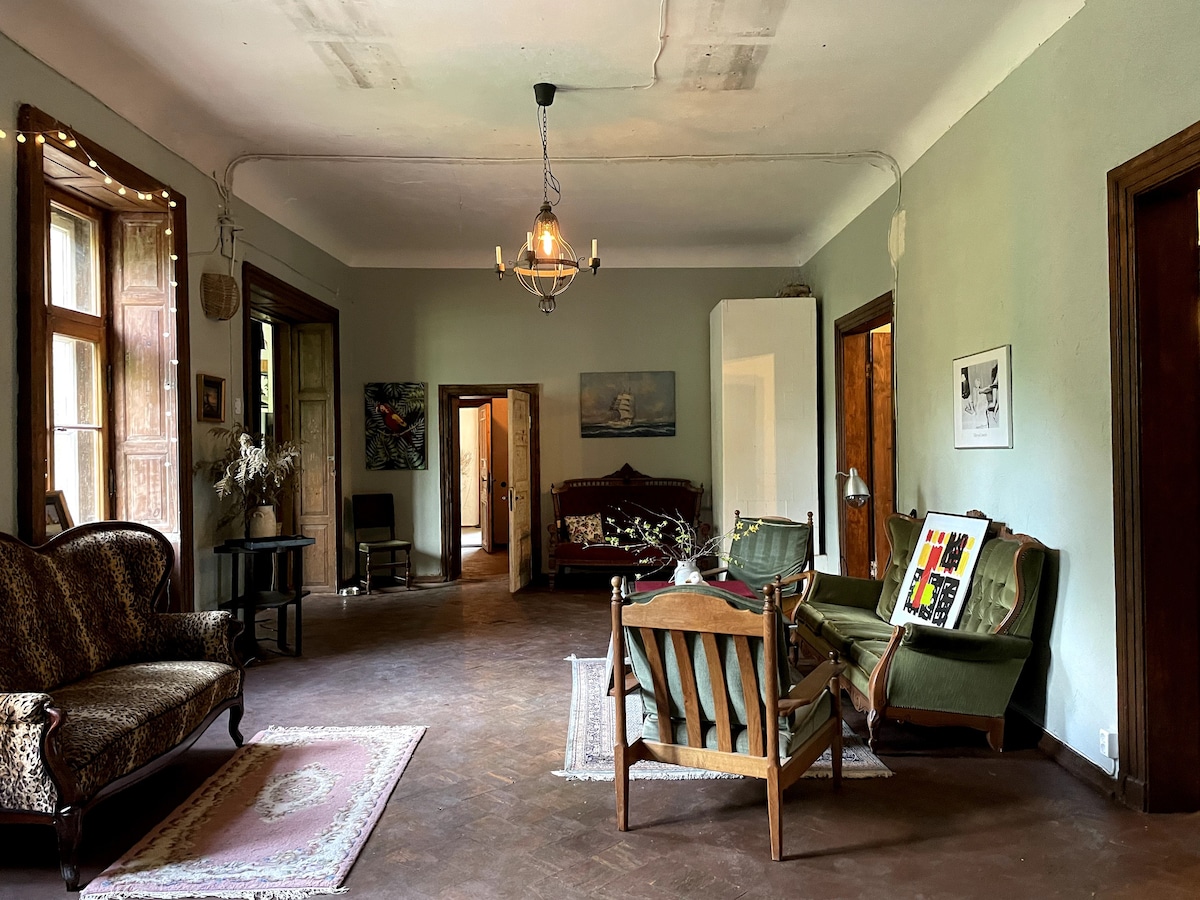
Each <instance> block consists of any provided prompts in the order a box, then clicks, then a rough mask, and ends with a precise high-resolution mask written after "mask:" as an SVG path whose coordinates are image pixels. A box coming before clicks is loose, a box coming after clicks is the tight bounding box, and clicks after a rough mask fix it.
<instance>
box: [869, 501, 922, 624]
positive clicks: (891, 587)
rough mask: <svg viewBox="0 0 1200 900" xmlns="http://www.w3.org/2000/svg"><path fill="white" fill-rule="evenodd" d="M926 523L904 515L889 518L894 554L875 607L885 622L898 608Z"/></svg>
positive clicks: (877, 613)
mask: <svg viewBox="0 0 1200 900" xmlns="http://www.w3.org/2000/svg"><path fill="white" fill-rule="evenodd" d="M924 525H925V521H924V519H915V520H914V519H908V518H906V517H904V516H891V517H890V518H889V519H888V520H887V529H888V539H889V540H890V542H891V548H892V556H891V559H890V560H889V561H888V565H887V568H886V569H885V570H884V572H883V589H882V590H881V591H880V592H879V605H878V606H876V607H875V614H876V615H877V616H878V617H879V618H880V619H882V620H883V621H885V622H887V621H889V620H890V619H891V618H892V610H894V609H895V608H896V601H897V600H898V599H899V597H900V586H901V584H902V583H903V582H904V575H905V573H906V572H907V571H908V563H909V560H911V559H912V555H913V551H914V550H916V548H917V542H918V541H919V540H920V538H921V529H922V528H923V527H924Z"/></svg>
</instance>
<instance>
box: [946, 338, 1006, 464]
mask: <svg viewBox="0 0 1200 900" xmlns="http://www.w3.org/2000/svg"><path fill="white" fill-rule="evenodd" d="M1011 362H1012V345H1011V344H1005V345H1004V346H1003V347H993V348H992V349H991V350H984V351H983V352H981V353H973V354H971V355H970V356H961V357H959V358H958V359H956V360H954V389H953V390H954V446H955V448H956V449H958V448H970V447H1004V448H1008V447H1012V445H1013V443H1012V367H1011Z"/></svg>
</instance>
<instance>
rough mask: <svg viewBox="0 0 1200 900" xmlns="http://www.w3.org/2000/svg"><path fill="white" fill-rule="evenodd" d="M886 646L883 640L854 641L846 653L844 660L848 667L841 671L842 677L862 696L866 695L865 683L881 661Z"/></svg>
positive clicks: (886, 643)
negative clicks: (862, 694) (848, 680)
mask: <svg viewBox="0 0 1200 900" xmlns="http://www.w3.org/2000/svg"><path fill="white" fill-rule="evenodd" d="M887 645H888V642H887V641H884V640H862V641H855V642H854V643H853V644H851V645H850V649H849V651H848V652H847V653H846V660H847V661H848V662H849V663H850V665H848V666H846V668H845V669H844V670H843V676H844V677H846V678H849V679H850V683H851V684H853V685H854V686H855V687H856V688H858V689H859V690H860V691H862V693H864V694H866V693H867V682H868V681H869V680H870V678H871V673H872V672H874V671H875V667H876V666H877V665H879V660H881V659H883V651H884V650H886V649H887Z"/></svg>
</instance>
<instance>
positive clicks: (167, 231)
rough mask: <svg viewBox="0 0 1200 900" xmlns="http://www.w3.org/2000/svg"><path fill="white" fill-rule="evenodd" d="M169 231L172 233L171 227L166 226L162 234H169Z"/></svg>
mask: <svg viewBox="0 0 1200 900" xmlns="http://www.w3.org/2000/svg"><path fill="white" fill-rule="evenodd" d="M171 233H172V232H171V229H170V228H168V229H167V230H166V231H164V232H163V234H171Z"/></svg>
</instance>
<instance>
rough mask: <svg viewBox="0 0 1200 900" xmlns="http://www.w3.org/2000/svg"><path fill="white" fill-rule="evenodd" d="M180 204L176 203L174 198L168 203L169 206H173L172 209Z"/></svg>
mask: <svg viewBox="0 0 1200 900" xmlns="http://www.w3.org/2000/svg"><path fill="white" fill-rule="evenodd" d="M178 205H179V204H178V203H176V202H175V201H174V200H172V201H171V202H170V203H168V204H167V206H169V207H171V209H174V208H175V207H176V206H178Z"/></svg>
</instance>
